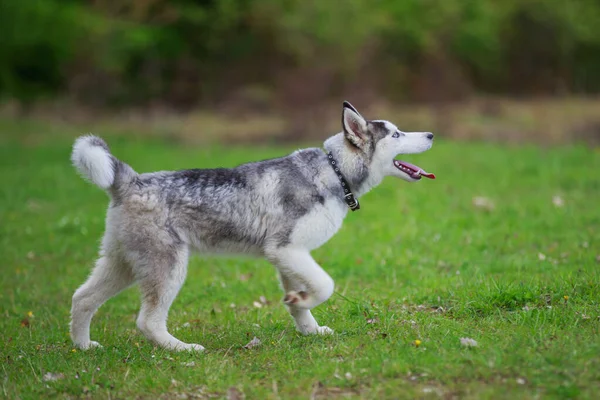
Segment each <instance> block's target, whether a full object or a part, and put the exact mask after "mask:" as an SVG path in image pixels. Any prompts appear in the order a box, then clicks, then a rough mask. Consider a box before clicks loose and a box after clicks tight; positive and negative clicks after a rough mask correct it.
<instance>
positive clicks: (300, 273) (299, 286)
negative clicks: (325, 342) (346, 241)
mask: <svg viewBox="0 0 600 400" xmlns="http://www.w3.org/2000/svg"><path fill="white" fill-rule="evenodd" d="M268 258H269V260H270V261H271V262H272V263H273V264H274V265H275V266H276V268H277V269H278V271H279V278H280V281H281V285H282V286H283V289H284V291H285V293H286V294H285V297H284V299H283V301H284V303H285V305H286V306H287V308H288V311H289V312H290V314H291V316H292V318H294V322H295V324H296V329H297V330H298V331H299V332H301V333H303V334H315V333H316V334H331V333H333V330H331V329H330V328H329V327H327V326H319V324H318V323H317V321H316V320H315V318H314V317H313V315H312V313H311V312H310V309H311V308H314V307H316V306H318V305H319V304H321V303H322V302H324V301H325V300H327V299H328V298H329V297H330V296H331V295H332V294H333V289H334V283H333V279H331V277H330V276H329V275H328V274H327V272H325V271H324V270H323V269H322V268H321V267H320V266H319V264H317V262H316V261H315V260H314V259H313V258H312V257H311V255H310V253H309V252H308V251H306V250H300V249H278V250H277V251H274V252H271V253H270V254H269V256H268Z"/></svg>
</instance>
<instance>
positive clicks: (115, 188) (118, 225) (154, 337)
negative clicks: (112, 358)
mask: <svg viewBox="0 0 600 400" xmlns="http://www.w3.org/2000/svg"><path fill="white" fill-rule="evenodd" d="M342 127H343V130H342V132H340V133H338V134H336V135H334V136H332V137H330V138H328V139H327V140H326V141H325V143H324V150H323V149H319V148H310V149H304V150H298V151H295V152H294V153H292V154H290V155H288V156H285V157H282V158H277V159H272V160H265V161H259V162H253V163H248V164H243V165H240V166H238V167H235V168H231V169H229V168H217V169H191V170H182V171H172V172H153V173H144V174H138V173H137V172H135V171H134V170H133V169H132V168H131V167H130V166H129V165H127V164H125V163H124V162H122V161H120V160H118V159H117V158H115V157H114V156H113V155H112V154H111V153H110V151H109V148H108V146H107V145H106V143H105V142H104V141H103V140H102V139H100V138H98V137H96V136H91V135H89V136H82V137H80V138H78V139H77V140H76V141H75V144H74V146H73V153H72V156H71V159H72V162H73V164H74V165H75V167H76V168H77V169H78V170H79V172H80V173H81V174H82V175H83V176H84V177H86V178H87V179H89V180H90V181H91V182H93V183H94V184H96V185H97V186H99V187H100V188H102V189H104V190H105V191H106V192H107V193H108V194H109V196H110V204H109V207H108V211H107V215H106V231H105V234H104V237H103V240H102V245H101V251H100V257H99V259H98V260H97V261H96V266H95V268H94V269H93V272H92V273H91V275H90V276H89V278H88V279H87V281H86V282H85V283H84V284H83V285H82V286H81V287H80V288H79V289H77V291H76V292H75V294H74V295H73V303H72V309H71V338H72V339H73V342H74V343H75V345H76V346H77V347H79V348H81V349H88V348H91V347H95V346H99V344H98V343H97V342H94V341H91V340H90V323H91V320H92V316H93V314H94V313H95V312H96V310H97V309H98V308H99V307H100V306H101V305H102V304H103V303H104V302H105V301H107V300H108V299H109V298H111V297H112V296H114V295H116V294H117V293H119V292H120V291H122V290H123V289H125V288H127V287H129V286H130V285H132V284H134V283H138V284H139V286H140V289H141V293H142V305H141V310H140V312H139V316H138V318H137V326H138V328H139V329H140V331H141V332H142V333H143V334H144V335H145V336H146V337H147V338H148V339H150V340H151V341H153V342H154V343H156V344H157V345H159V346H162V347H164V348H167V349H172V350H197V351H199V350H203V349H204V347H202V346H201V345H199V344H188V343H184V342H182V341H180V340H178V339H177V338H175V337H174V336H173V335H171V334H170V333H169V332H168V330H167V315H168V312H169V308H170V306H171V304H172V303H173V300H174V299H175V297H176V296H177V293H178V292H179V289H180V288H181V286H182V284H183V282H184V280H185V277H186V273H187V263H188V257H189V254H190V251H197V252H200V253H223V252H225V253H237V254H239V253H244V254H251V255H257V256H262V257H265V258H266V259H267V260H268V261H270V262H271V263H272V264H273V265H274V266H275V268H276V269H277V271H278V273H279V278H280V281H281V285H282V287H283V290H284V292H285V297H284V299H283V301H284V303H285V305H286V307H287V308H288V310H289V312H290V314H291V316H292V317H293V319H294V322H295V325H296V328H297V330H298V331H300V332H301V333H303V334H331V333H333V331H332V330H331V329H330V328H328V327H327V326H321V325H319V324H318V323H317V321H316V320H315V319H314V318H313V316H312V314H311V312H310V310H311V309H312V308H314V307H316V306H318V305H319V304H321V303H323V302H324V301H325V300H327V299H328V298H329V297H330V296H331V295H332V293H333V290H334V282H333V280H332V279H331V277H330V276H329V274H327V272H325V271H324V270H323V269H322V268H321V267H320V266H319V265H318V264H317V263H316V262H315V260H314V259H313V258H312V257H311V255H310V252H311V250H314V249H316V248H318V247H319V246H321V245H323V244H324V243H325V242H327V241H328V240H329V239H330V238H331V237H332V236H333V235H334V234H335V233H336V232H337V231H338V229H340V227H341V226H342V222H343V220H344V217H345V216H346V214H347V212H348V209H349V208H351V209H353V210H355V209H357V208H358V203H357V201H356V200H355V197H360V196H362V195H363V194H365V193H367V192H368V191H369V190H371V189H372V188H374V187H375V186H377V185H379V184H380V183H381V181H382V180H383V178H384V177H386V176H395V177H398V178H401V179H404V180H405V181H408V182H416V181H418V180H420V179H421V177H422V176H426V177H433V176H432V174H428V173H426V172H425V171H423V170H422V169H420V168H419V167H417V166H415V165H412V164H409V163H405V162H402V161H398V160H395V159H394V158H395V157H396V156H397V155H398V154H412V153H420V152H423V151H426V150H428V149H430V148H431V146H432V143H433V134H431V133H429V132H410V133H409V132H401V131H400V130H398V128H397V127H396V126H395V125H394V124H392V123H390V122H388V121H383V120H366V119H364V118H363V117H362V116H361V115H360V114H359V113H358V111H357V110H356V109H355V108H354V107H353V106H352V105H351V104H350V103H348V102H344V104H343V111H342Z"/></svg>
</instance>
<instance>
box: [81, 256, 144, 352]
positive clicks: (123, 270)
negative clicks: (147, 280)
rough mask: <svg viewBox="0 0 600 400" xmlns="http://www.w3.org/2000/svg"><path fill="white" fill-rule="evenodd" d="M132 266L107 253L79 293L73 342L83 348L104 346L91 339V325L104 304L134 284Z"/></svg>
mask: <svg viewBox="0 0 600 400" xmlns="http://www.w3.org/2000/svg"><path fill="white" fill-rule="evenodd" d="M133 281H134V279H133V275H132V273H131V270H130V269H129V267H128V266H127V265H126V264H125V263H123V262H122V261H121V260H119V258H118V257H117V256H115V255H112V254H110V253H107V254H106V255H104V256H102V257H100V258H99V259H98V261H96V267H95V268H94V270H93V271H92V274H91V275H90V277H89V278H88V279H87V281H86V282H85V283H84V284H83V285H82V286H81V287H79V289H77V291H75V294H74V295H73V301H72V306H71V339H72V340H73V342H74V343H75V345H76V346H77V347H79V348H80V349H88V348H91V347H98V346H100V345H99V344H98V342H94V341H91V340H90V323H91V321H92V317H93V315H94V313H95V312H96V310H98V308H100V306H101V305H102V304H104V302H106V301H107V300H108V299H110V298H111V297H113V296H115V295H116V294H118V293H119V292H121V291H122V290H123V289H125V288H127V287H128V286H130V285H131V284H132V283H133Z"/></svg>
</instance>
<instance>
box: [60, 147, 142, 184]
mask: <svg viewBox="0 0 600 400" xmlns="http://www.w3.org/2000/svg"><path fill="white" fill-rule="evenodd" d="M71 161H72V162H73V165H74V166H75V168H77V170H78V171H79V173H80V174H81V175H82V176H83V177H84V178H86V179H87V180H89V181H91V182H93V183H94V184H95V185H97V186H98V187H100V188H102V189H104V190H109V189H111V188H116V187H117V186H121V185H122V184H123V183H129V182H131V180H132V179H133V178H134V177H135V176H137V173H136V172H135V171H134V170H133V169H132V168H131V167H130V166H129V165H127V164H125V163H124V162H122V161H121V160H119V159H117V158H116V157H115V156H113V155H112V154H111V153H110V149H109V148H108V145H107V144H106V142H105V141H104V140H102V139H100V138H99V137H97V136H94V135H85V136H80V137H79V138H77V140H75V144H74V145H73V152H72V153H71Z"/></svg>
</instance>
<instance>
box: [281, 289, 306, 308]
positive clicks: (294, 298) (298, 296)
mask: <svg viewBox="0 0 600 400" xmlns="http://www.w3.org/2000/svg"><path fill="white" fill-rule="evenodd" d="M307 298H308V293H306V292H303V291H300V292H296V291H291V292H287V293H286V295H285V297H284V298H283V302H284V303H285V304H287V305H292V304H298V303H299V302H301V301H303V300H306V299H307Z"/></svg>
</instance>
